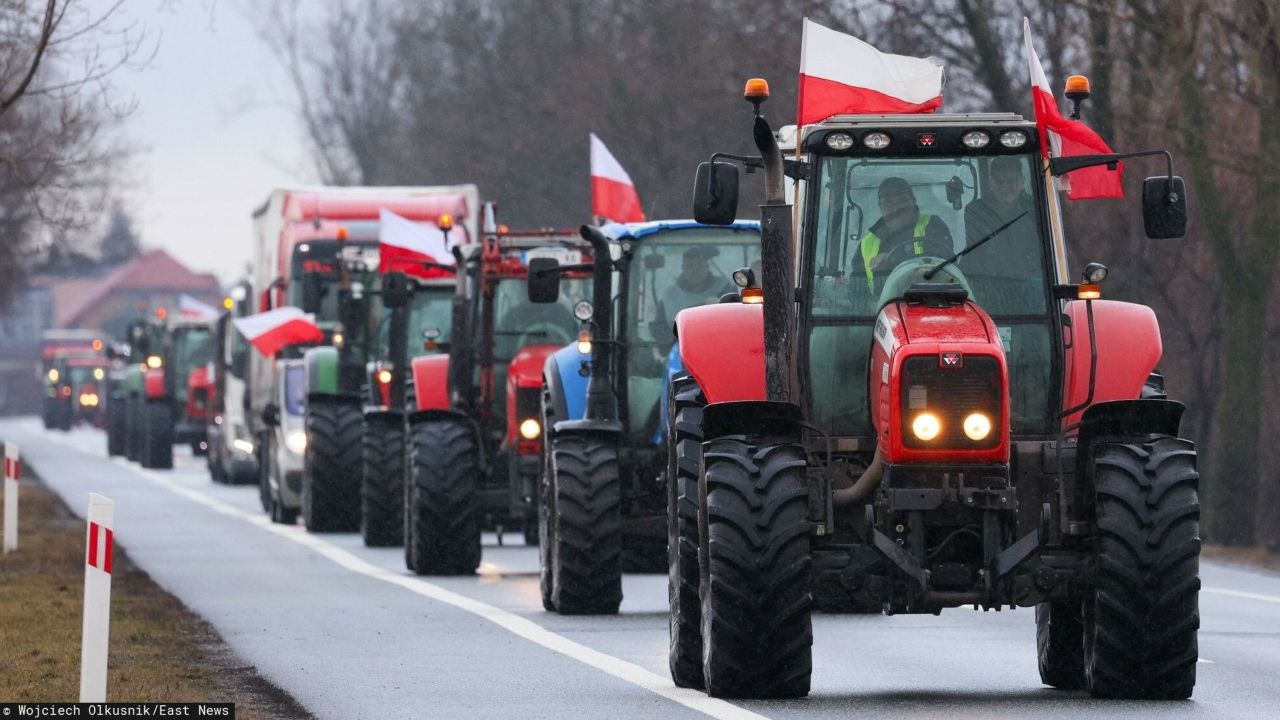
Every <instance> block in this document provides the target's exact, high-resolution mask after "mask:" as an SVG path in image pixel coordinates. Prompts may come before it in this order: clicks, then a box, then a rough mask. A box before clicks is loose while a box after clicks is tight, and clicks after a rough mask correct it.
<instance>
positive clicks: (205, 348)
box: [173, 327, 213, 399]
mask: <svg viewBox="0 0 1280 720" xmlns="http://www.w3.org/2000/svg"><path fill="white" fill-rule="evenodd" d="M212 361H213V333H212V332H210V330H209V328H204V327H192V328H182V329H179V330H175V331H174V333H173V372H174V376H173V381H174V397H179V398H183V399H185V398H186V397H187V375H188V374H189V373H190V372H191V371H192V370H194V369H196V368H198V367H201V366H203V365H206V364H208V363H210V362H212Z"/></svg>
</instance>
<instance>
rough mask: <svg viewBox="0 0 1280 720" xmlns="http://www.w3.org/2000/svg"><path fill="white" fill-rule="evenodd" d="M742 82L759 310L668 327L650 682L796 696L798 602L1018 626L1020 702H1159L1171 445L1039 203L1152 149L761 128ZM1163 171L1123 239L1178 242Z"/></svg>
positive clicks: (708, 309) (1186, 615)
mask: <svg viewBox="0 0 1280 720" xmlns="http://www.w3.org/2000/svg"><path fill="white" fill-rule="evenodd" d="M747 87H748V93H747V95H748V97H747V99H748V100H750V101H752V102H753V104H754V106H755V108H756V116H755V121H754V122H755V127H754V139H755V143H756V146H757V148H758V149H759V152H760V157H739V158H736V160H738V161H740V162H743V163H745V164H747V165H749V166H754V167H763V170H764V176H765V203H764V204H763V205H761V246H762V269H761V270H759V275H760V277H757V276H756V275H757V273H756V272H753V271H752V269H750V268H743V269H742V270H740V271H739V272H738V273H735V281H736V282H737V283H738V284H739V286H741V287H742V288H743V290H742V293H743V296H744V299H746V298H749V297H752V298H755V299H758V298H759V296H760V295H761V294H763V303H761V304H748V303H742V304H737V303H727V304H726V303H722V304H718V305H710V306H704V307H697V308H691V309H688V310H685V311H683V312H681V313H680V314H679V315H678V316H677V318H676V321H675V325H676V332H677V336H678V340H679V344H680V352H681V355H682V358H683V361H684V366H685V367H686V368H687V370H688V375H687V376H685V377H682V378H677V379H676V381H675V382H674V383H673V392H672V397H671V412H672V422H671V426H672V427H673V428H674V431H673V433H672V441H671V443H670V444H669V452H670V455H671V457H670V462H669V468H670V470H669V472H670V474H671V477H672V478H673V479H674V482H675V483H676V501H675V502H673V503H672V507H671V509H670V511H669V512H670V518H669V521H670V522H671V523H672V524H673V525H674V526H675V527H676V540H677V541H676V542H673V543H672V550H671V556H672V557H671V593H670V595H671V611H672V618H671V656H670V663H671V669H672V675H673V678H674V680H675V682H676V684H677V685H682V686H688V687H700V688H705V689H706V690H707V691H708V692H709V693H711V694H712V695H716V696H723V697H799V696H803V695H805V694H807V693H808V692H809V682H810V674H811V670H812V659H811V644H812V626H811V621H810V613H811V611H812V608H813V607H814V604H815V603H814V598H815V595H817V596H824V595H827V596H830V595H843V596H845V597H847V598H851V599H852V600H854V601H855V602H856V604H858V605H860V606H862V607H875V608H879V609H881V610H882V611H883V612H884V613H886V614H890V615H896V614H912V613H931V614H934V613H938V612H940V611H941V610H943V609H945V608H953V607H961V606H972V607H974V608H975V609H976V608H982V609H984V610H1000V609H1003V608H1014V607H1034V608H1035V617H1036V630H1037V649H1038V652H1039V666H1040V674H1041V678H1042V679H1043V680H1044V682H1045V683H1046V684H1049V685H1052V686H1056V687H1060V688H1085V689H1087V690H1088V691H1089V692H1090V693H1092V694H1093V695H1095V696H1099V697H1120V698H1185V697H1188V696H1189V695H1190V694H1191V692H1192V689H1193V687H1194V685H1195V674H1196V659H1197V657H1196V655H1197V653H1196V647H1197V646H1196V633H1197V628H1198V626H1199V614H1198V590H1199V585H1200V581H1199V570H1198V558H1199V549H1200V538H1199V525H1198V517H1199V501H1198V497H1197V487H1198V475H1197V472H1196V451H1195V447H1194V446H1193V445H1192V443H1190V442H1188V441H1187V440H1184V439H1181V438H1179V437H1178V426H1179V421H1180V418H1181V415H1182V411H1183V406H1182V405H1181V404H1179V403H1177V402H1173V401H1171V400H1168V399H1166V397H1165V394H1164V387H1163V379H1162V378H1161V376H1160V375H1159V373H1158V372H1157V371H1156V363H1157V362H1158V361H1159V359H1160V356H1161V344H1160V330H1159V326H1158V324H1157V322H1156V318H1155V315H1154V314H1153V313H1152V311H1151V310H1150V309H1149V308H1146V307H1144V306H1140V305H1133V304H1130V303H1123V302H1114V301H1106V300H1100V299H1098V298H1099V297H1100V291H1099V283H1100V282H1101V281H1102V280H1103V279H1104V278H1105V276H1106V268H1104V267H1102V266H1101V265H1097V264H1092V263H1091V264H1089V265H1088V266H1087V267H1086V268H1085V269H1084V273H1083V275H1084V282H1081V283H1073V282H1071V280H1070V277H1071V275H1072V273H1071V272H1070V271H1069V266H1068V264H1067V259H1066V243H1065V238H1064V236H1063V230H1062V222H1061V216H1060V213H1061V211H1060V208H1059V205H1058V200H1057V196H1056V192H1055V185H1054V180H1055V178H1056V177H1059V176H1062V175H1064V174H1067V173H1070V172H1071V171H1073V170H1076V169H1080V168H1082V167H1088V166H1098V165H1107V164H1110V165H1112V166H1114V164H1115V163H1117V162H1118V161H1119V160H1121V159H1124V158H1131V157H1137V156H1142V155H1153V154H1162V155H1164V156H1165V157H1166V158H1168V157H1169V156H1168V154H1167V153H1164V152H1163V151H1155V152H1148V153H1132V154H1127V155H1096V156H1088V157H1076V158H1054V159H1052V160H1050V161H1048V162H1045V161H1044V160H1042V155H1041V149H1040V145H1039V140H1038V137H1037V132H1036V126H1035V124H1034V123H1033V122H1030V121H1026V120H1023V119H1022V118H1020V117H1017V116H1015V115H1008V114H982V115H946V114H938V115H901V116H895V115H876V116H836V117H833V118H831V119H829V120H826V121H824V122H821V123H817V124H814V125H809V126H805V127H802V128H799V129H798V130H797V133H796V135H775V133H774V132H773V130H772V129H771V128H770V127H769V124H768V123H767V122H766V121H765V119H764V118H763V117H762V116H761V115H760V103H761V102H763V100H764V99H765V98H766V97H767V85H765V84H764V83H763V82H762V81H755V82H753V83H748V86H747ZM780 145H781V146H782V147H785V148H787V149H788V154H790V153H791V149H792V148H794V149H795V155H794V156H792V157H784V156H783V153H782V151H781V150H780V149H779V146H780ZM717 157H719V158H733V156H726V155H723V154H717V156H713V158H712V161H711V162H709V163H704V164H703V165H702V166H700V167H699V169H698V177H697V181H696V184H695V198H694V202H695V211H694V214H695V217H696V218H697V219H698V220H699V221H700V222H707V223H713V224H714V223H719V224H724V223H726V222H729V221H732V220H733V218H734V216H735V213H736V205H737V187H738V185H737V183H738V176H737V172H738V170H737V166H736V165H733V164H731V163H728V162H723V161H717ZM1168 164H1169V168H1168V170H1169V172H1168V173H1167V174H1165V175H1162V176H1160V177H1154V178H1148V179H1147V180H1146V183H1145V186H1144V192H1143V212H1144V219H1145V221H1146V228H1147V234H1148V235H1149V236H1151V237H1153V238H1171V237H1180V236H1181V235H1182V234H1183V231H1184V228H1185V223H1186V200H1185V195H1184V193H1183V183H1182V180H1181V179H1180V178H1177V177H1174V176H1173V173H1172V160H1171V159H1169V160H1168ZM787 178H790V179H792V180H794V182H795V184H794V201H795V203H796V205H797V206H798V210H797V209H793V206H792V205H791V204H790V203H788V202H787V199H786V198H787V193H786V191H787V190H788V189H789V188H787V185H789V184H790V183H789V182H788V181H787ZM793 218H794V220H793ZM793 223H794V227H793ZM793 233H794V235H793ZM793 237H794V240H793ZM862 650H863V651H868V650H870V648H862Z"/></svg>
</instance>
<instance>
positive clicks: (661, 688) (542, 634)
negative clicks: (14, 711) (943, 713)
mask: <svg viewBox="0 0 1280 720" xmlns="http://www.w3.org/2000/svg"><path fill="white" fill-rule="evenodd" d="M114 460H115V461H116V463H117V464H119V465H122V466H124V467H129V468H130V469H133V471H134V472H135V473H136V474H137V475H139V476H141V477H142V478H143V479H145V480H147V481H148V482H150V483H152V484H155V485H157V486H159V487H161V488H164V489H166V490H168V491H170V492H172V493H174V494H176V495H180V496H182V497H184V498H186V499H188V500H191V501H192V502H195V503H199V504H200V505H203V506H205V507H207V508H209V509H210V510H213V511H214V512H218V513H221V514H223V515H228V516H230V517H235V518H239V519H241V520H244V521H245V522H248V523H250V524H252V525H256V526H258V527H259V528H261V529H263V530H266V531H268V532H272V533H275V534H276V535H279V536H280V537H282V538H285V539H287V540H292V541H293V542H296V543H298V544H299V545H303V546H305V547H307V548H309V549H311V550H313V551H315V552H317V553H319V554H320V555H323V556H324V557H326V558H328V559H330V560H332V561H333V562H335V563H337V564H338V565H339V566H341V567H343V568H346V569H347V570H350V571H352V572H354V573H358V574H360V575H364V576H365V577H369V578H372V579H374V580H381V581H383V582H386V583H390V584H392V585H397V586H399V587H402V588H404V589H406V590H409V591H410V592H414V593H417V594H418V595H421V596H423V597H426V598H430V599H432V600H437V601H439V602H443V603H446V604H448V605H452V606H454V607H456V608H458V609H460V610H465V611H466V612H469V613H471V614H473V615H476V616H478V617H481V618H483V619H485V620H488V621H489V622H491V623H493V624H495V625H497V626H499V627H501V628H503V629H504V630H507V631H508V632H511V633H512V634H514V635H517V636H519V637H522V638H524V639H525V640H528V641H530V642H532V643H535V644H537V645H541V646H542V647H545V648H547V649H548V650H553V651H555V652H558V653H560V654H561V655H564V656H566V657H570V658H573V659H574V660H577V661H578V662H581V663H583V664H586V665H589V666H591V667H593V668H595V669H597V670H601V671H603V672H606V673H608V674H610V675H612V676H614V677H616V678H618V679H619V680H622V681H624V682H628V683H631V684H632V685H635V686H637V687H640V688H643V689H645V690H648V691H649V692H652V693H654V694H655V695H660V696H662V697H664V698H667V699H668V700H672V701H674V702H677V703H680V704H681V705H684V706H685V707H687V708H689V709H691V710H694V711H697V712H700V713H702V714H704V715H707V716H709V717H713V718H723V719H724V720H766V718H765V716H763V715H760V714H757V713H754V712H751V711H750V710H747V709H746V708H742V707H738V706H737V705H734V704H732V703H728V702H725V701H723V700H718V699H716V698H712V697H708V696H707V695H705V694H703V693H701V692H698V691H697V690H690V689H687V688H677V687H675V686H673V685H672V684H671V680H670V678H666V677H663V676H661V675H658V674H657V673H652V672H649V671H648V670H645V669H644V668H642V667H640V666H639V665H636V664H634V663H629V662H627V661H625V660H622V659H619V658H616V657H614V656H612V655H609V654H607V653H603V652H600V651H599V650H594V649H592V648H589V647H587V646H586V645H582V644H581V643H577V642H574V641H573V640H570V639H569V638H566V637H564V636H562V635H557V634H556V633H553V632H551V631H550V630H547V629H546V628H544V627H542V626H541V625H539V624H537V623H535V622H533V621H532V620H529V619H527V618H523V617H520V616H519V615H516V614H515V613H511V612H508V611H506V610H502V609H499V608H496V607H494V606H492V605H489V604H487V603H483V602H480V601H479V600H474V599H472V598H469V597H467V596H465V595H460V594H458V593H455V592H453V591H450V590H446V589H444V588H443V587H441V586H439V585H435V584H433V583H430V582H427V581H425V580H422V579H420V578H418V577H416V576H413V575H403V574H398V573H394V572H391V571H390V570H386V569H384V568H380V567H377V566H376V565H373V564H371V563H369V562H366V561H364V560H361V559H360V558H358V557H356V556H355V555H352V554H351V553H350V552H347V551H346V550H343V549H341V548H339V547H337V546H334V545H331V544H330V543H328V542H326V541H325V540H322V539H321V538H319V537H317V536H315V535H311V534H309V533H307V532H306V530H304V529H303V528H302V527H301V526H299V525H292V526H288V525H277V524H275V523H272V522H271V520H270V519H268V518H267V517H266V516H264V515H259V514H254V513H248V512H245V511H243V510H241V509H239V508H236V507H233V506H231V505H228V504H227V503H224V502H222V501H221V500H216V499H214V498H212V497H210V496H208V495H206V494H205V493H203V492H200V491H198V490H194V489H192V488H189V487H185V486H183V485H180V484H178V483H176V482H174V481H173V480H172V479H170V478H169V477H167V476H165V475H164V474H162V473H159V472H156V471H154V470H139V469H136V468H133V466H132V465H131V464H130V463H129V462H128V461H126V460H124V459H123V458H114Z"/></svg>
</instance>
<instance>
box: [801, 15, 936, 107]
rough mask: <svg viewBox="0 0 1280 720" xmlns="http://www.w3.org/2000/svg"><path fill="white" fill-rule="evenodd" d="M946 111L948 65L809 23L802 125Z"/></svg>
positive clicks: (804, 52)
mask: <svg viewBox="0 0 1280 720" xmlns="http://www.w3.org/2000/svg"><path fill="white" fill-rule="evenodd" d="M940 107H942V64H941V63H939V62H937V61H935V60H934V59H932V58H914V57H908V56H906V55H891V54H889V53H882V52H880V51H879V50H876V49H875V48H873V47H871V46H870V45H868V44H866V43H865V42H863V41H861V40H859V39H858V38H856V37H853V36H852V35H845V34H844V33H842V32H836V31H835V30H832V29H830V28H826V27H823V26H821V25H819V24H818V23H816V22H813V21H812V20H810V19H808V18H805V20H804V30H803V33H802V34H801V40H800V92H799V102H798V108H797V112H796V115H797V119H796V123H797V124H798V125H802V126H803V125H810V124H812V123H816V122H822V121H823V120H826V119H827V118H829V117H831V116H832V115H856V114H861V115H880V114H898V113H931V112H933V111H934V110H937V109H938V108H940Z"/></svg>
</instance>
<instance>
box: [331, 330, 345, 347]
mask: <svg viewBox="0 0 1280 720" xmlns="http://www.w3.org/2000/svg"><path fill="white" fill-rule="evenodd" d="M342 341H343V338H342V333H340V332H336V333H334V334H333V346H334V347H336V348H340V347H342Z"/></svg>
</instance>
